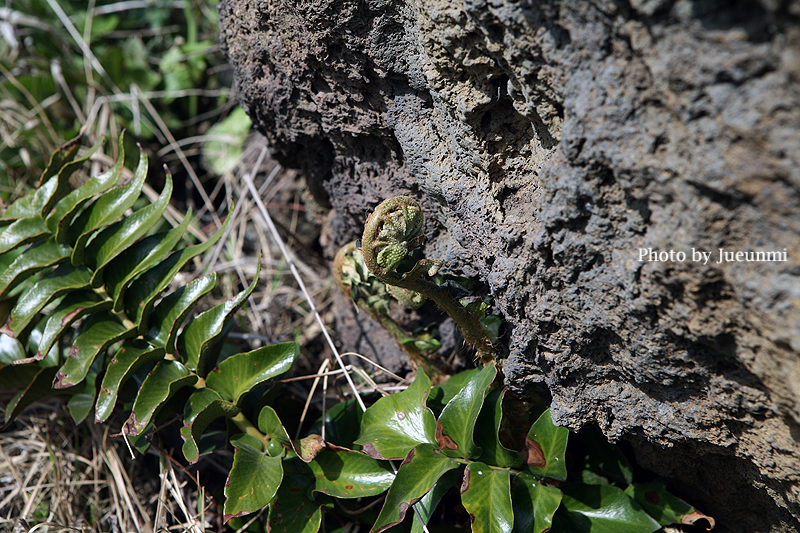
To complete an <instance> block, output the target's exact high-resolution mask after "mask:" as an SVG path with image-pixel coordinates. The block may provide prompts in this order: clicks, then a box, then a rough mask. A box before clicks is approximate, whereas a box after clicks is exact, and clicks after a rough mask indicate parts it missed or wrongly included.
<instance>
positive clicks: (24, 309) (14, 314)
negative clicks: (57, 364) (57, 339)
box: [6, 264, 91, 336]
mask: <svg viewBox="0 0 800 533" xmlns="http://www.w3.org/2000/svg"><path fill="white" fill-rule="evenodd" d="M90 279H91V272H90V271H89V269H87V268H86V267H74V266H72V265H70V264H66V265H61V266H60V267H58V268H57V269H56V270H55V271H54V272H53V273H52V274H50V275H49V276H47V277H44V278H42V279H40V280H39V281H37V282H36V283H34V284H33V286H32V287H31V288H30V289H28V290H27V291H26V292H25V293H24V294H23V295H22V296H20V298H19V301H18V302H17V305H16V306H15V307H14V310H13V311H11V316H10V317H9V319H8V323H7V324H6V325H7V327H8V329H9V330H10V331H12V332H13V333H14V336H17V335H19V333H20V332H21V331H22V330H23V329H25V326H27V325H28V324H29V323H30V321H31V320H32V319H33V317H34V316H36V313H38V312H39V311H41V310H42V308H43V307H44V306H45V305H47V304H48V303H50V302H52V301H53V300H55V299H56V298H58V297H59V296H61V295H62V294H64V293H67V292H71V291H76V290H80V289H86V288H88V287H89V280H90Z"/></svg>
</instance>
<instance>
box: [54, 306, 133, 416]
mask: <svg viewBox="0 0 800 533" xmlns="http://www.w3.org/2000/svg"><path fill="white" fill-rule="evenodd" d="M135 333H136V329H135V328H128V327H125V326H123V325H122V324H120V323H119V322H117V320H116V318H115V317H114V316H113V315H110V314H107V313H95V314H94V315H92V316H91V317H89V318H88V319H87V320H86V321H84V322H83V323H82V324H81V327H80V328H79V329H78V332H77V334H76V336H75V339H73V341H72V346H71V347H70V349H69V356H68V357H67V360H66V362H65V363H64V365H63V366H62V367H61V368H60V369H59V370H58V374H56V380H55V382H54V383H53V388H54V389H65V388H67V387H72V386H74V385H77V384H78V383H80V382H81V381H83V380H84V378H85V377H86V373H87V372H88V371H89V368H90V367H91V365H92V363H93V362H94V360H95V358H96V357H97V356H98V355H99V354H100V353H101V352H103V351H105V349H106V348H108V347H109V346H111V345H112V344H114V343H115V342H117V341H119V340H122V339H124V338H126V337H130V336H132V335H134V334H135ZM92 401H94V400H92Z"/></svg>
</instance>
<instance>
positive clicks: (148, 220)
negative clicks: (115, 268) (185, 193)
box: [85, 174, 172, 287]
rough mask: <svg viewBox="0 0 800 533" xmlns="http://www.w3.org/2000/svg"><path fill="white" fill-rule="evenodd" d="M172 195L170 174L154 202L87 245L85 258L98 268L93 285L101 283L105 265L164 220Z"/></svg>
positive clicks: (102, 232) (101, 233)
mask: <svg viewBox="0 0 800 533" xmlns="http://www.w3.org/2000/svg"><path fill="white" fill-rule="evenodd" d="M171 197H172V175H171V174H167V181H166V183H165V184H164V189H163V190H162V191H161V195H160V196H159V197H158V199H157V200H156V201H155V202H153V203H152V204H148V205H146V206H145V207H143V208H141V209H139V210H138V211H135V212H134V213H133V214H132V215H130V216H126V217H125V218H123V219H122V220H120V221H119V222H116V223H114V224H112V225H111V226H109V227H107V228H106V229H104V230H102V231H101V232H100V233H99V234H98V235H97V236H96V237H95V238H94V239H92V241H91V242H90V243H89V244H87V245H86V251H85V254H86V257H87V258H89V259H88V262H89V264H91V265H92V266H93V267H94V268H95V272H94V275H93V276H92V285H93V286H94V287H99V286H100V285H102V282H103V271H104V269H105V267H106V265H107V264H108V263H109V262H110V261H111V260H112V259H114V258H115V257H117V256H118V255H119V254H120V253H122V252H123V251H124V250H127V249H128V248H129V247H130V246H132V245H133V243H135V242H136V241H138V240H139V239H140V238H141V237H143V236H144V235H145V234H146V233H147V232H148V231H149V230H150V229H151V228H152V227H153V226H155V225H156V223H157V222H158V221H159V220H161V215H163V214H164V211H165V210H166V209H167V205H168V204H169V200H170V198H171Z"/></svg>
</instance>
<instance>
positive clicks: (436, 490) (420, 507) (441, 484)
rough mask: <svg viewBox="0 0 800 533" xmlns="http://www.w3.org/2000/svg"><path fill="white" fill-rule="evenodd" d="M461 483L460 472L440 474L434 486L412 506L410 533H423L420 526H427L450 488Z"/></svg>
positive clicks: (453, 471) (452, 471)
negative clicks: (412, 514) (412, 516)
mask: <svg viewBox="0 0 800 533" xmlns="http://www.w3.org/2000/svg"><path fill="white" fill-rule="evenodd" d="M460 483H461V472H459V471H458V470H450V471H449V472H445V473H444V474H442V477H440V478H439V481H437V482H436V485H434V486H433V488H432V489H431V490H429V491H428V493H427V494H425V496H423V497H422V499H421V500H420V501H418V502H417V503H415V504H414V518H413V519H412V520H411V533H425V530H424V529H423V528H422V524H423V523H424V524H425V525H427V524H428V522H429V521H430V519H431V517H432V516H433V512H434V511H435V510H436V506H438V505H439V502H440V501H441V500H442V498H443V497H444V495H445V494H446V493H447V491H448V490H450V489H451V488H452V487H454V486H456V485H458V484H460Z"/></svg>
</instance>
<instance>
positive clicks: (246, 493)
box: [223, 435, 283, 522]
mask: <svg viewBox="0 0 800 533" xmlns="http://www.w3.org/2000/svg"><path fill="white" fill-rule="evenodd" d="M231 444H233V446H234V447H235V448H236V451H235V452H234V454H233V467H232V468H231V471H230V474H229V475H228V480H227V481H226V482H225V507H224V510H223V513H224V520H225V522H227V521H228V520H230V519H231V518H233V517H235V516H242V515H245V514H249V513H254V512H256V511H259V510H261V509H262V508H264V507H266V506H267V505H268V504H269V503H270V501H271V500H272V498H273V497H274V496H275V493H276V492H277V490H278V487H279V486H280V484H281V481H282V480H283V464H282V462H283V461H282V460H281V458H280V457H270V456H269V455H267V454H266V453H265V452H264V451H263V450H262V448H261V444H260V443H259V441H258V439H256V438H255V437H252V436H250V435H239V436H238V437H234V438H232V439H231Z"/></svg>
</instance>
